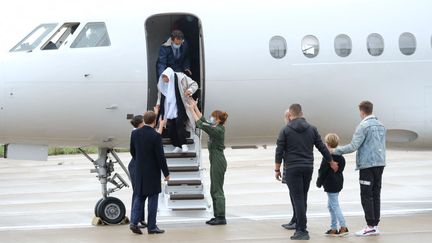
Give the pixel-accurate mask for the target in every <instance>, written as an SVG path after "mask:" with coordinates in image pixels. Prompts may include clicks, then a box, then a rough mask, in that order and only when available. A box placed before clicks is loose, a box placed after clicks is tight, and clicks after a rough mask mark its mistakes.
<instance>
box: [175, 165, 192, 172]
mask: <svg viewBox="0 0 432 243" xmlns="http://www.w3.org/2000/svg"><path fill="white" fill-rule="evenodd" d="M168 170H169V171H170V172H192V171H199V166H198V165H191V166H187V165H186V166H181V165H180V166H179V165H176V166H168Z"/></svg>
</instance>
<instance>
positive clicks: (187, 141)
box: [162, 138, 194, 145]
mask: <svg viewBox="0 0 432 243" xmlns="http://www.w3.org/2000/svg"><path fill="white" fill-rule="evenodd" d="M162 143H163V144H164V145H170V144H171V139H170V138H162ZM186 144H194V140H193V139H192V138H187V139H186Z"/></svg>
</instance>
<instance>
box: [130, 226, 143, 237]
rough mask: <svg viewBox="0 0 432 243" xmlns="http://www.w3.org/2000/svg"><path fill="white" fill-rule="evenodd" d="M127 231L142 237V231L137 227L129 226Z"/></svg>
mask: <svg viewBox="0 0 432 243" xmlns="http://www.w3.org/2000/svg"><path fill="white" fill-rule="evenodd" d="M129 229H130V230H131V231H132V232H134V233H135V234H139V235H142V231H141V230H140V228H139V227H138V226H137V225H134V224H131V225H130V226H129Z"/></svg>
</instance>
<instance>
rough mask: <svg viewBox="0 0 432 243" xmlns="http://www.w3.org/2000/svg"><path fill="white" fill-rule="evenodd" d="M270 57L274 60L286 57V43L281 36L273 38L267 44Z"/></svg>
mask: <svg viewBox="0 0 432 243" xmlns="http://www.w3.org/2000/svg"><path fill="white" fill-rule="evenodd" d="M269 48H270V55H272V57H274V58H276V59H281V58H283V57H284V56H285V55H286V52H287V43H286V40H285V38H283V37H282V36H273V37H272V38H271V39H270V43H269Z"/></svg>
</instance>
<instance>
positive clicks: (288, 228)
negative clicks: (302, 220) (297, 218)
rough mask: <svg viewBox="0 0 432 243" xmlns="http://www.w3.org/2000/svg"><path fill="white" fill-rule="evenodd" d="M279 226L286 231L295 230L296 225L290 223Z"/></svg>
mask: <svg viewBox="0 0 432 243" xmlns="http://www.w3.org/2000/svg"><path fill="white" fill-rule="evenodd" d="M281 226H282V227H284V228H285V229H287V230H295V229H296V226H297V224H296V223H295V222H293V221H291V222H289V223H288V224H283V225H281Z"/></svg>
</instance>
